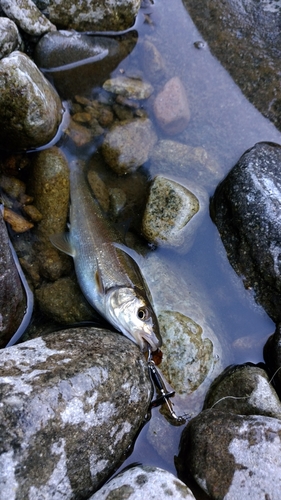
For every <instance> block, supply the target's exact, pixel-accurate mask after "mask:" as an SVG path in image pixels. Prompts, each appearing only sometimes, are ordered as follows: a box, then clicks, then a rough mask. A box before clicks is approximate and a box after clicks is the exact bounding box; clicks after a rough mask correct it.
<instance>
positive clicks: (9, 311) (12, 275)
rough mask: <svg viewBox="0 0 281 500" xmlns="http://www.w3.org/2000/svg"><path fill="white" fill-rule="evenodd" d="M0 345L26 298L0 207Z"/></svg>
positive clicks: (10, 332)
mask: <svg viewBox="0 0 281 500" xmlns="http://www.w3.org/2000/svg"><path fill="white" fill-rule="evenodd" d="M0 241H1V245H0V284H1V285H0V347H5V345H6V344H7V343H8V341H9V340H10V338H11V337H12V335H13V334H14V333H15V331H16V330H17V328H18V327H19V325H20V324H21V321H22V319H23V316H24V312H25V307H26V299H25V295H24V291H23V289H22V285H21V280H20V277H19V274H18V271H17V268H16V265H15V262H14V259H13V256H12V253H11V249H10V246H9V236H8V233H7V228H6V224H5V222H4V219H3V213H2V210H1V207H0Z"/></svg>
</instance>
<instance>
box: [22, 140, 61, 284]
mask: <svg viewBox="0 0 281 500" xmlns="http://www.w3.org/2000/svg"><path fill="white" fill-rule="evenodd" d="M29 189H30V193H31V194H32V196H33V197H34V204H35V206H36V208H37V209H38V210H39V212H40V213H41V214H42V220H41V221H40V222H39V224H38V225H37V227H36V230H35V233H36V235H37V238H38V241H37V243H36V244H35V247H36V261H37V262H38V263H39V268H40V274H41V275H42V276H44V277H46V278H48V279H51V280H56V279H58V278H59V277H60V276H61V275H62V274H64V273H65V272H66V271H69V270H70V265H71V264H70V263H71V260H70V258H69V257H68V256H66V255H64V254H62V253H61V252H58V250H57V249H56V248H54V247H53V245H52V244H51V242H50V236H51V235H53V234H58V233H62V232H64V231H65V229H66V222H67V217H68V204H69V170H68V163H67V160H66V158H65V156H64V155H63V153H62V152H61V151H60V150H59V149H58V148H57V147H55V146H54V147H52V148H49V149H45V150H43V151H40V152H38V153H35V154H34V155H33V159H32V173H31V178H30V183H29Z"/></svg>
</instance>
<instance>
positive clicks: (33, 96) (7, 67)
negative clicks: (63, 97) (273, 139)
mask: <svg viewBox="0 0 281 500" xmlns="http://www.w3.org/2000/svg"><path fill="white" fill-rule="evenodd" d="M0 86H1V95H0V117H1V124H2V126H1V131H0V147H1V148H2V149H14V150H16V151H18V150H20V149H28V148H35V147H39V146H42V145H45V144H47V143H48V142H50V141H51V139H53V137H54V136H55V134H56V132H57V130H58V126H59V124H60V122H61V119H62V106H61V101H60V98H59V96H58V94H57V93H56V91H55V89H54V88H53V87H52V85H51V84H50V83H49V82H48V81H47V80H46V78H45V77H44V76H43V75H42V73H41V72H40V71H39V70H38V68H37V67H36V65H35V64H34V62H33V61H31V59H30V58H29V57H28V56H26V55H25V54H23V53H21V52H18V51H15V52H12V54H10V55H9V56H8V57H5V58H4V59H2V60H1V61H0ZM15 116H16V117H17V119H16V121H15V120H14V117H15Z"/></svg>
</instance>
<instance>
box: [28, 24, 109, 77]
mask: <svg viewBox="0 0 281 500" xmlns="http://www.w3.org/2000/svg"><path fill="white" fill-rule="evenodd" d="M117 50H118V43H117V42H116V41H115V40H112V39H108V38H105V37H97V36H94V37H90V36H87V35H83V34H81V33H76V32H75V31H56V32H51V33H47V34H46V35H44V36H43V37H42V38H40V40H39V42H38V43H37V45H36V49H35V54H34V58H35V62H36V63H37V65H38V66H39V67H40V68H47V69H49V68H58V67H59V68H61V69H63V67H64V66H65V67H66V68H67V67H68V65H69V64H73V63H76V62H79V61H80V62H81V61H85V60H87V59H89V58H91V61H92V62H94V61H95V60H97V61H100V60H102V59H104V58H105V57H106V56H107V55H108V54H109V53H110V55H111V56H113V55H114V54H116V53H117Z"/></svg>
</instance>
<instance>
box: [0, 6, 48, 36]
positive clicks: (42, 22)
mask: <svg viewBox="0 0 281 500" xmlns="http://www.w3.org/2000/svg"><path fill="white" fill-rule="evenodd" d="M0 6H1V8H2V9H3V11H4V12H5V14H6V16H7V17H9V18H10V19H12V20H13V21H15V23H16V24H17V25H18V26H20V28H21V29H22V30H23V31H25V32H26V33H28V34H29V35H36V36H40V35H43V34H44V33H47V32H48V31H53V30H56V27H55V26H54V24H52V23H51V22H50V21H49V20H48V19H47V18H46V16H44V14H42V12H40V10H39V9H38V8H37V7H36V5H35V4H34V2H32V0H0Z"/></svg>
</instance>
